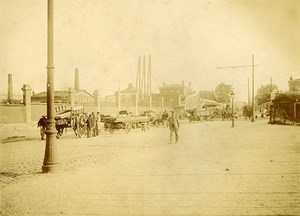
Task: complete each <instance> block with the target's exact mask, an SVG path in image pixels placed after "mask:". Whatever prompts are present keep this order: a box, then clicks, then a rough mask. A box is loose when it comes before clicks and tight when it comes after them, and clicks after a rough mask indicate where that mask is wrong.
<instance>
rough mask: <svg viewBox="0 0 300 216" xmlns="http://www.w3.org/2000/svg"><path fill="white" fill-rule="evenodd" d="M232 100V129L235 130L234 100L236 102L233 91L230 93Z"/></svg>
mask: <svg viewBox="0 0 300 216" xmlns="http://www.w3.org/2000/svg"><path fill="white" fill-rule="evenodd" d="M230 98H231V103H232V104H231V118H232V124H231V127H232V128H234V107H233V100H234V92H233V91H232V92H231V93H230Z"/></svg>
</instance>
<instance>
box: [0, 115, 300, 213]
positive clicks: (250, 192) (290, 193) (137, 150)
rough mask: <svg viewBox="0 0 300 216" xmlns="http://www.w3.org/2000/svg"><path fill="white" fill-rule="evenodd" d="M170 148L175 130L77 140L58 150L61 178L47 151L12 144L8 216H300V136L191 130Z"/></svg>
mask: <svg viewBox="0 0 300 216" xmlns="http://www.w3.org/2000/svg"><path fill="white" fill-rule="evenodd" d="M167 140H168V129H165V128H151V129H150V131H148V132H146V133H145V132H141V131H133V132H132V133H130V134H125V132H124V131H118V132H116V134H113V135H111V134H108V133H102V134H101V135H100V136H99V137H96V138H91V139H87V138H81V139H77V138H74V136H73V135H72V134H71V133H70V134H67V135H65V136H64V137H63V138H62V139H60V140H57V145H58V149H59V152H60V162H61V168H62V169H61V171H60V172H58V173H54V174H40V173H39V172H40V170H41V166H42V159H43V152H44V144H45V143H44V142H43V141H38V140H28V141H22V142H16V143H2V144H0V146H1V147H0V150H1V151H0V153H1V170H4V171H3V173H10V174H11V175H12V176H11V177H8V174H7V175H4V176H5V177H4V178H2V188H1V193H2V194H1V199H0V202H1V210H0V214H1V215H300V184H299V181H300V178H299V177H300V172H299V171H300V170H299V169H300V133H299V127H296V126H281V125H268V124H267V123H266V121H264V120H261V121H256V122H254V123H250V122H246V121H238V122H236V127H235V128H231V124H230V122H217V121H215V122H201V123H198V122H196V123H183V124H182V125H181V128H180V142H179V143H178V144H173V145H168V144H167ZM3 155H5V156H4V157H2V156H3ZM3 158H4V159H3ZM22 163H23V164H22ZM1 172H2V171H1ZM16 174H18V176H17V175H16ZM14 175H16V176H14ZM2 176H3V175H2ZM11 179H14V180H11Z"/></svg>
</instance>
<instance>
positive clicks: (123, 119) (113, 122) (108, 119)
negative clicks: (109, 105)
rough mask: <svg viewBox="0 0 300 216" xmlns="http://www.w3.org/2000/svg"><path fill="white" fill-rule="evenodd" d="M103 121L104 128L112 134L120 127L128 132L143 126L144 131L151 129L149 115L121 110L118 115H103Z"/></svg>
mask: <svg viewBox="0 0 300 216" xmlns="http://www.w3.org/2000/svg"><path fill="white" fill-rule="evenodd" d="M101 122H103V123H104V130H105V131H109V132H110V133H111V134H112V133H113V132H114V131H115V130H120V129H124V130H125V132H126V133H129V132H130V131H131V129H136V128H141V129H142V131H146V130H149V122H148V116H134V115H130V114H128V113H127V112H124V111H122V112H121V111H120V112H119V115H117V116H110V115H108V116H101Z"/></svg>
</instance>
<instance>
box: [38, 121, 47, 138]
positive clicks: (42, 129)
mask: <svg viewBox="0 0 300 216" xmlns="http://www.w3.org/2000/svg"><path fill="white" fill-rule="evenodd" d="M46 120H47V119H46V116H42V117H41V118H40V120H39V122H38V127H40V134H41V140H44V136H45V131H46Z"/></svg>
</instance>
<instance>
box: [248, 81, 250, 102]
mask: <svg viewBox="0 0 300 216" xmlns="http://www.w3.org/2000/svg"><path fill="white" fill-rule="evenodd" d="M248 105H249V106H250V84H249V78H248Z"/></svg>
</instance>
